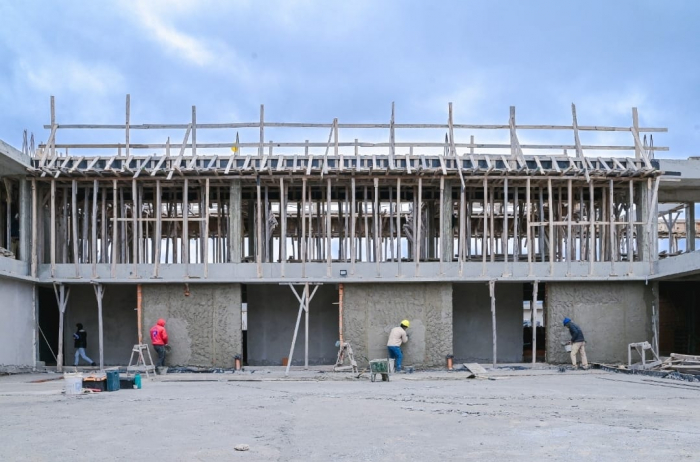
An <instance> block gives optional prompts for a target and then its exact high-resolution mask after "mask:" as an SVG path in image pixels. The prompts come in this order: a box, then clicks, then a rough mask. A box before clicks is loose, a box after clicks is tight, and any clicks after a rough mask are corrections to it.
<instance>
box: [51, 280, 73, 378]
mask: <svg viewBox="0 0 700 462" xmlns="http://www.w3.org/2000/svg"><path fill="white" fill-rule="evenodd" d="M53 290H54V293H55V294H56V301H57V302H58V315H59V317H58V356H57V357H56V372H63V318H64V315H65V313H66V307H67V306H68V297H69V296H70V287H68V288H66V286H64V285H63V284H60V283H59V284H56V283H54V285H53Z"/></svg>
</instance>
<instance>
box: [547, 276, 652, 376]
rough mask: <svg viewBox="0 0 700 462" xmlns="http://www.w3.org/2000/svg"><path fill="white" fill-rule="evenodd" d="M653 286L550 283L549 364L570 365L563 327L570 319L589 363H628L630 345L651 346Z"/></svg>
mask: <svg viewBox="0 0 700 462" xmlns="http://www.w3.org/2000/svg"><path fill="white" fill-rule="evenodd" d="M651 288H652V286H651V284H649V285H646V284H645V283H644V282H588V283H586V282H575V283H568V282H552V283H547V285H546V290H547V292H546V301H545V312H546V316H547V361H548V362H550V363H568V362H570V356H569V353H567V352H566V351H564V346H563V344H564V343H566V342H568V341H569V340H571V336H570V334H569V329H567V328H565V327H564V326H563V325H562V321H563V320H564V318H565V317H568V318H571V319H572V320H573V321H574V322H575V323H576V324H578V325H579V327H581V329H582V330H583V334H584V337H585V338H586V354H587V356H588V360H589V362H591V361H592V362H602V363H626V362H627V345H628V344H630V343H636V342H644V341H649V342H651V302H652V299H653V296H654V295H653V293H652V289H651Z"/></svg>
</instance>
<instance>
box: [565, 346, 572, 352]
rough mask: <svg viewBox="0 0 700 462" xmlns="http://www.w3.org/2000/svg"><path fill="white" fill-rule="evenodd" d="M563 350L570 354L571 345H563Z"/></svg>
mask: <svg viewBox="0 0 700 462" xmlns="http://www.w3.org/2000/svg"><path fill="white" fill-rule="evenodd" d="M564 350H566V351H567V352H569V353H570V352H571V345H564Z"/></svg>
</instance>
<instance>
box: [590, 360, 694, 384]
mask: <svg viewBox="0 0 700 462" xmlns="http://www.w3.org/2000/svg"><path fill="white" fill-rule="evenodd" d="M594 367H597V368H600V369H603V370H605V371H609V372H623V373H627V374H643V375H650V376H654V377H659V378H668V379H675V380H684V381H688V382H700V356H694V355H684V354H679V353H671V356H669V357H668V358H663V359H661V358H660V359H659V360H658V361H654V362H650V363H646V364H642V363H637V364H631V365H620V366H613V365H607V364H596V365H595V366H594Z"/></svg>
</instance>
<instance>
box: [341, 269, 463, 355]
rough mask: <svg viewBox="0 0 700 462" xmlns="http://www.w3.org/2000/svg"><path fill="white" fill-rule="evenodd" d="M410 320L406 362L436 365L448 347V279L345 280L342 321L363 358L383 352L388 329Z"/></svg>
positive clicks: (449, 291) (449, 333) (449, 320)
mask: <svg viewBox="0 0 700 462" xmlns="http://www.w3.org/2000/svg"><path fill="white" fill-rule="evenodd" d="M402 319H408V320H409V321H411V327H410V328H409V329H408V336H409V341H408V343H406V344H404V345H403V347H402V349H403V353H404V363H405V364H406V365H407V366H411V365H423V366H436V365H442V364H444V363H445V355H447V354H449V353H452V284H449V283H426V284H345V296H344V301H343V327H344V331H345V338H346V340H347V341H349V342H350V343H351V345H352V348H353V350H354V352H355V357H356V359H357V360H358V362H360V363H361V364H366V363H367V361H368V359H376V358H386V356H387V350H386V341H387V338H388V336H389V331H390V330H391V329H392V328H393V327H396V326H398V325H399V323H400V322H401V320H402Z"/></svg>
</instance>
